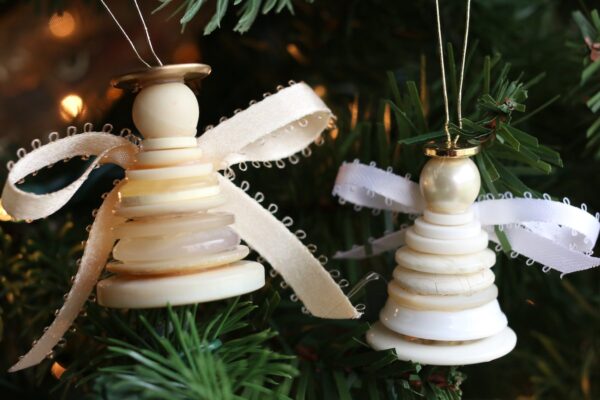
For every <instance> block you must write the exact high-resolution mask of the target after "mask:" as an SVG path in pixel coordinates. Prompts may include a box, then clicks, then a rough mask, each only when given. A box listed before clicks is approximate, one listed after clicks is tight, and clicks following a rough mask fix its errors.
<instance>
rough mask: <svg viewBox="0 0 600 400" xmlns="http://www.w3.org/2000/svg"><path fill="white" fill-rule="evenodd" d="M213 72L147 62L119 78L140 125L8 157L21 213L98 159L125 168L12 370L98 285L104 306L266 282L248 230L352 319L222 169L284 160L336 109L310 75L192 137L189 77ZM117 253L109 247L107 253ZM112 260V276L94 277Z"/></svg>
mask: <svg viewBox="0 0 600 400" xmlns="http://www.w3.org/2000/svg"><path fill="white" fill-rule="evenodd" d="M209 73H210V67H209V66H207V65H204V64H183V65H168V66H161V67H156V68H150V69H148V70H145V71H143V72H140V73H133V74H128V75H125V76H122V77H120V78H117V79H116V80H114V82H113V84H114V85H115V86H116V87H118V88H122V89H132V90H134V91H138V94H137V96H136V98H135V101H134V104H133V121H134V123H135V126H136V127H137V129H138V130H139V132H140V134H141V135H142V136H143V140H141V141H140V140H139V139H138V138H136V137H133V136H130V137H126V138H124V137H121V136H117V135H113V134H110V133H108V132H93V131H91V129H90V126H89V125H88V126H87V128H86V131H85V132H83V133H80V134H74V135H70V136H67V137H65V138H62V139H57V138H56V137H53V138H52V139H54V140H52V141H51V142H50V143H48V144H46V145H43V146H39V141H36V146H34V147H35V148H34V150H33V151H31V152H30V153H29V154H23V152H20V156H22V157H21V158H20V159H19V160H18V162H16V163H14V165H11V166H10V173H9V175H8V180H7V182H6V184H5V187H4V191H3V195H2V202H3V205H4V207H5V209H6V211H7V212H8V213H9V214H10V215H11V216H12V217H13V218H15V219H27V220H35V219H39V218H44V217H47V216H49V215H51V214H52V213H54V212H56V211H58V210H59V209H61V208H62V207H63V206H64V205H65V204H66V203H67V201H68V200H69V199H70V198H71V197H72V196H73V195H74V194H75V193H76V191H77V190H78V189H79V188H80V187H81V185H82V184H83V183H84V182H85V180H86V179H87V178H88V176H89V174H90V172H91V171H92V170H93V169H94V168H96V167H97V166H99V165H101V164H107V163H113V164H116V165H119V166H121V167H122V168H123V169H125V179H124V180H123V181H122V182H119V183H117V184H116V186H115V187H114V189H113V190H112V191H111V192H110V193H108V194H107V196H106V198H105V200H104V203H103V204H102V206H101V207H100V208H99V209H98V211H97V214H96V218H95V221H94V223H93V225H92V226H91V230H90V232H89V238H88V240H87V244H86V247H85V250H84V254H83V257H82V260H81V263H80V265H79V269H78V271H77V274H76V275H75V278H74V281H73V286H72V287H71V290H70V291H69V293H68V295H67V296H66V300H65V303H64V304H63V306H62V308H61V309H60V310H59V311H58V313H57V316H56V319H55V320H54V322H53V323H52V324H51V325H50V326H49V328H48V329H47V330H46V331H45V333H44V334H43V336H42V337H41V338H40V339H39V340H38V341H37V342H36V343H35V345H34V346H33V348H32V349H31V350H30V351H29V352H28V353H27V354H26V355H25V356H24V357H23V358H21V359H20V361H19V362H18V363H17V364H15V365H14V366H13V367H12V368H11V371H18V370H20V369H23V368H27V367H30V366H32V365H36V364H38V363H39V362H40V361H42V360H43V359H44V357H45V356H46V355H47V354H48V353H50V352H51V351H52V349H53V347H54V346H55V345H56V344H57V343H58V341H59V340H60V339H61V337H62V336H63V334H64V333H65V332H66V331H67V329H68V328H69V326H70V325H71V324H72V322H73V321H74V319H75V318H76V317H77V315H78V313H79V311H80V310H81V308H82V306H83V305H84V303H85V301H86V300H87V298H88V296H89V295H90V293H91V292H92V291H93V290H94V286H96V291H97V299H98V303H99V304H100V305H103V306H106V307H112V308H153V307H165V306H167V305H183V304H192V303H202V302H208V301H213V300H219V299H225V298H228V297H233V296H238V295H241V294H244V293H249V292H252V291H254V290H257V289H259V288H261V287H262V286H263V285H264V282H265V278H264V267H263V265H261V264H260V263H258V262H254V261H249V260H246V259H245V258H246V256H247V255H248V253H249V248H248V247H247V246H245V245H242V244H241V240H244V242H245V243H246V244H248V246H250V247H252V248H253V249H254V250H255V251H256V252H257V253H259V254H260V255H261V256H262V258H264V259H265V260H266V261H267V262H269V263H270V264H271V265H272V267H273V268H274V269H275V270H276V271H277V272H278V273H279V274H280V275H281V276H282V278H283V279H284V280H285V281H286V282H287V284H289V285H290V286H291V288H292V289H293V290H294V291H295V293H296V295H297V296H298V298H299V299H300V300H301V301H302V302H303V303H304V305H305V307H306V308H307V309H308V311H309V312H310V313H312V314H313V315H314V316H317V317H322V318H356V317H358V316H359V313H358V312H357V311H356V309H355V308H354V307H353V306H352V304H351V303H350V301H349V300H348V298H347V297H346V296H345V295H344V293H343V292H342V290H341V289H340V287H339V286H338V285H337V284H336V282H335V281H334V280H333V279H332V277H331V276H330V274H329V273H328V272H327V271H326V270H325V269H324V268H323V266H322V265H321V263H320V262H319V261H318V260H317V259H316V258H315V257H314V256H313V255H312V253H311V251H309V249H308V248H307V247H305V246H304V245H303V244H302V242H301V241H300V240H299V239H298V237H297V236H296V235H295V234H294V233H292V232H290V231H289V230H288V228H287V227H286V225H287V224H286V225H284V224H283V223H282V222H280V221H279V220H278V219H277V218H275V217H274V216H273V215H272V211H274V209H273V207H269V210H267V209H265V208H263V207H262V206H261V205H260V201H262V200H264V196H260V195H259V196H257V197H255V198H254V197H250V196H249V195H248V194H246V190H248V187H247V183H244V184H243V185H242V187H238V186H236V185H235V184H234V183H233V182H231V181H230V179H228V178H227V177H226V175H227V173H225V176H224V174H223V172H224V171H225V172H227V171H231V170H230V167H231V166H233V165H236V164H239V165H240V167H241V168H242V169H243V166H244V165H245V163H254V164H256V163H265V164H267V165H272V164H273V163H274V164H276V165H277V166H278V167H283V166H284V165H285V163H284V159H286V158H289V159H290V161H292V162H294V163H295V162H296V161H297V156H296V155H295V153H297V152H299V151H302V150H303V149H306V148H307V146H309V145H310V144H311V143H313V142H314V141H315V140H317V139H318V138H319V135H320V134H321V132H322V131H323V130H324V129H325V128H326V127H327V126H328V123H329V121H330V118H331V117H332V114H331V111H330V110H329V109H328V108H327V106H326V105H325V104H324V103H323V102H322V101H321V99H320V98H319V97H318V96H317V95H316V94H315V93H314V92H313V91H312V89H310V87H308V86H307V85H305V84H304V83H292V84H291V85H290V86H289V87H286V88H282V87H280V88H279V91H278V92H277V93H276V94H273V95H270V96H267V97H265V99H264V100H262V101H260V102H258V103H254V104H252V105H251V106H250V107H249V108H248V109H246V110H244V111H241V112H239V113H236V114H235V115H234V116H233V117H232V118H230V119H226V120H224V121H223V122H221V123H220V124H219V125H217V126H216V127H214V128H210V129H208V130H207V131H206V132H205V133H204V134H203V135H202V136H200V137H199V138H196V137H195V135H196V125H197V123H198V116H199V106H198V103H197V100H196V97H195V95H194V93H193V92H192V90H191V89H190V88H189V87H188V86H186V83H187V82H189V81H192V80H198V79H201V78H203V77H205V76H207V75H208V74H209ZM77 156H84V157H88V156H95V159H94V161H93V162H91V164H90V165H89V167H88V168H87V169H86V171H85V172H84V173H83V175H82V176H81V177H80V178H78V179H77V180H76V181H74V182H73V183H71V184H70V185H68V186H67V187H65V188H63V189H61V190H58V191H56V192H53V193H48V194H41V195H39V194H34V193H28V192H25V191H22V190H21V189H19V187H18V186H17V183H18V182H19V181H21V180H22V179H24V178H26V177H27V176H28V175H30V174H32V173H34V172H36V171H38V170H40V169H41V168H44V167H47V166H50V165H52V164H54V163H56V162H58V161H61V160H65V159H69V158H72V157H77ZM111 254H112V258H111ZM105 268H106V270H108V271H109V272H111V273H112V276H110V277H108V278H106V279H103V280H101V281H99V282H98V279H99V277H100V274H101V273H102V271H103V270H104V269H105Z"/></svg>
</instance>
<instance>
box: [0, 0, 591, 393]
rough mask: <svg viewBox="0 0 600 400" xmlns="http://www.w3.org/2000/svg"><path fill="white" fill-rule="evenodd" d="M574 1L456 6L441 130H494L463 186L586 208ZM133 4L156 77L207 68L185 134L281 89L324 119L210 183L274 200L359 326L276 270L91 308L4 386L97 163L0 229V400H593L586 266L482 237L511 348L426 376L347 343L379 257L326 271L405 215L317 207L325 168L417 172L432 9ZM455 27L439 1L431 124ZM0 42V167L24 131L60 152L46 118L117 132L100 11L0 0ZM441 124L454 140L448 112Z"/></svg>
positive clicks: (372, 314) (381, 290) (119, 6)
mask: <svg viewBox="0 0 600 400" xmlns="http://www.w3.org/2000/svg"><path fill="white" fill-rule="evenodd" d="M108 3H109V5H110V7H111V9H112V11H113V13H114V14H115V16H116V17H117V19H118V20H119V21H120V22H121V23H122V25H123V26H124V27H125V29H126V31H127V32H128V34H129V35H130V36H131V37H132V39H133V42H134V43H135V44H136V45H137V46H138V47H141V44H143V43H144V38H145V36H144V35H145V33H144V31H143V29H142V27H141V26H140V24H139V16H138V15H137V12H136V8H135V7H134V5H133V3H129V2H122V3H121V2H108ZM113 3H114V4H113ZM595 7H596V8H597V5H595V4H592V3H591V2H585V1H581V2H578V3H571V2H564V1H563V2H561V1H558V0H535V1H529V2H526V3H525V2H522V1H517V0H503V1H496V0H493V1H489V0H488V1H474V2H473V4H472V12H471V29H470V36H469V38H470V46H469V48H468V52H467V54H466V68H465V80H464V89H463V91H462V93H463V106H462V109H463V114H464V117H465V118H464V119H463V123H464V126H463V128H462V129H460V132H461V134H462V135H463V136H464V138H466V139H469V140H476V139H477V138H478V137H482V136H485V137H492V136H493V138H494V139H493V141H492V143H491V144H489V147H487V148H485V150H484V151H483V152H482V153H481V154H479V155H478V156H476V157H475V162H476V164H477V166H478V168H479V172H480V174H481V177H482V193H491V194H493V195H497V194H499V193H504V192H507V191H508V192H511V193H513V194H514V196H518V197H521V196H524V195H525V194H526V193H530V194H531V196H533V197H540V198H542V197H543V194H545V193H548V194H549V195H550V196H551V197H552V198H555V199H559V200H561V199H563V198H568V199H570V203H571V204H573V205H577V206H578V205H579V204H582V203H585V204H586V208H587V210H589V211H590V212H591V213H592V214H594V213H595V212H596V210H599V209H600V202H599V201H598V200H597V199H596V198H595V196H594V191H593V188H594V186H595V185H596V184H597V183H599V180H598V177H597V176H596V174H595V171H596V169H595V168H597V167H598V154H600V153H599V150H598V140H600V139H599V138H600V129H599V127H600V122H599V121H600V120H599V119H598V114H597V112H598V110H599V109H600V72H598V69H599V68H600V67H599V66H600V61H599V59H600V56H599V54H600V53H599V52H600V44H599V43H600V18H599V17H598V12H597V11H595V10H594V8H595ZM141 11H142V13H143V15H145V16H146V17H147V21H148V24H149V28H150V33H151V36H152V40H153V43H154V49H155V50H156V51H157V53H158V54H159V55H161V56H162V58H163V61H165V63H166V64H175V63H185V62H202V63H206V64H210V66H211V67H212V70H213V71H212V74H211V76H210V77H208V78H206V79H204V80H203V81H202V82H201V85H200V86H199V87H198V88H197V98H198V103H199V104H200V110H201V111H200V121H199V123H198V132H203V131H204V128H205V127H206V126H209V125H217V124H218V123H219V120H220V118H221V117H222V116H230V115H232V111H233V110H235V109H240V108H241V109H243V108H246V107H247V105H248V103H249V102H250V101H252V100H254V99H256V98H257V97H260V94H261V93H265V92H276V91H277V89H276V88H277V86H278V85H282V84H283V85H287V84H288V81H289V80H290V79H294V80H296V81H304V82H306V83H307V84H308V85H310V87H312V88H313V89H314V91H315V92H316V93H317V94H318V95H319V96H320V97H321V99H322V100H323V101H324V102H325V103H326V104H327V105H328V106H329V107H330V108H331V109H332V111H333V113H334V114H335V115H336V121H335V126H333V125H332V126H330V129H328V130H327V131H326V132H325V133H324V135H323V139H324V140H323V141H322V142H319V143H318V144H319V146H317V145H315V146H313V147H311V151H305V152H303V153H304V155H305V157H303V156H299V157H298V162H297V163H296V164H295V165H287V166H286V167H285V168H283V169H280V168H267V167H265V166H264V165H259V166H260V168H254V167H252V166H251V165H250V164H249V165H248V168H247V169H246V168H244V169H242V168H236V169H235V170H234V171H233V172H234V173H235V175H236V177H235V180H234V182H236V183H237V184H238V185H239V184H241V182H242V181H245V180H247V181H249V182H251V183H252V188H251V190H252V191H260V192H262V194H263V196H264V198H265V199H266V204H268V203H271V202H272V203H274V204H277V205H278V210H277V214H276V215H277V216H280V217H281V216H289V217H290V221H292V220H293V226H292V227H291V228H290V229H291V230H292V231H297V230H301V231H302V232H299V236H300V237H304V236H306V239H305V240H304V241H305V243H306V244H309V243H315V244H316V245H318V250H315V256H319V260H320V261H322V262H323V263H324V264H325V267H326V268H327V269H328V270H329V272H330V274H331V276H332V277H333V278H334V279H335V280H336V281H337V283H338V284H339V285H340V287H342V289H343V290H344V291H345V292H346V294H347V295H348V296H349V297H350V300H351V301H352V303H354V304H355V305H359V306H360V307H358V308H359V309H360V310H362V311H364V314H363V315H362V317H361V318H360V319H346V320H328V319H319V318H316V317H314V316H311V315H309V314H308V313H307V312H306V309H303V306H302V303H301V302H299V301H298V297H297V296H296V295H295V294H294V292H293V291H292V290H290V288H288V286H287V284H286V283H285V281H284V280H282V279H281V277H279V276H277V274H276V273H270V274H267V282H266V285H265V286H264V288H262V289H260V290H258V291H255V292H252V293H251V294H248V295H243V296H240V297H236V298H232V299H229V300H222V301H216V302H208V303H202V304H196V305H185V306H172V307H168V308H158V309H146V310H133V309H131V310H120V309H111V308H105V307H102V306H101V305H99V304H98V302H97V301H96V299H95V298H94V296H92V297H90V298H89V299H88V301H87V303H86V306H85V308H84V310H82V312H81V314H80V317H79V318H78V319H77V320H76V322H75V324H74V325H73V326H72V327H71V329H70V330H69V332H68V333H67V334H66V335H65V337H64V339H61V341H60V342H59V344H58V346H56V347H55V349H54V350H53V352H52V353H51V354H48V357H47V358H46V359H45V360H44V361H43V362H42V363H41V364H40V365H38V366H35V367H33V368H29V369H26V370H23V371H19V372H16V373H8V372H6V371H7V370H8V368H9V367H10V366H11V365H13V364H14V363H15V362H16V361H17V360H18V357H19V355H21V354H24V353H26V352H27V350H29V348H30V347H31V343H32V341H34V340H36V339H38V338H39V337H40V335H41V333H42V332H43V330H44V327H46V326H48V324H49V323H50V322H51V321H52V320H53V318H54V313H55V310H57V309H59V308H60V307H61V305H62V303H63V301H64V300H63V296H64V294H65V293H67V292H68V291H69V288H70V287H71V277H72V276H73V275H74V274H75V272H76V271H77V268H78V259H79V258H80V257H81V256H82V251H83V248H84V246H85V242H83V241H85V240H86V238H87V232H86V229H85V227H86V226H87V225H88V224H91V223H92V221H93V217H92V210H94V209H95V208H97V207H99V206H100V205H101V204H102V201H103V200H102V199H101V194H102V193H103V192H107V191H109V190H110V189H111V188H112V185H113V181H114V180H115V179H121V178H122V177H123V171H122V170H121V169H120V168H117V167H114V166H108V165H107V166H103V167H101V168H99V169H97V170H94V171H93V172H92V174H91V175H90V178H89V179H88V180H87V182H86V183H85V184H84V185H83V186H82V188H81V189H80V190H79V191H78V192H77V194H76V195H75V197H74V198H73V199H72V200H71V201H70V202H69V203H68V204H67V206H66V207H64V208H63V209H62V210H61V211H60V212H58V213H57V214H55V215H53V216H52V217H50V218H48V219H45V220H37V221H33V222H28V221H13V220H11V218H10V216H9V215H3V216H2V217H3V219H5V220H6V221H4V222H2V224H1V225H0V228H1V229H2V233H3V235H2V244H1V245H2V247H1V251H2V257H1V259H0V260H1V261H0V262H1V263H2V266H1V267H0V347H1V349H2V350H1V354H2V355H3V356H2V358H1V360H2V363H1V367H2V368H3V371H5V372H2V373H1V374H0V385H1V386H2V392H3V398H7V399H9V398H15V399H16V398H19V399H29V398H31V399H34V398H35V399H37V398H66V399H69V398H103V399H121V398H147V399H154V398H164V399H271V398H273V399H288V398H291V399H419V398H426V399H438V398H439V399H498V398H502V399H505V398H506V399H534V398H535V399H538V398H539V399H594V398H597V397H598V396H600V385H599V384H598V382H599V379H598V378H599V371H600V368H599V367H600V362H599V358H598V354H599V353H600V339H599V336H598V332H599V330H600V312H599V310H600V296H599V295H598V293H600V291H599V289H600V287H599V286H600V284H599V280H598V279H597V278H596V275H595V274H597V271H594V270H587V271H582V272H578V273H576V274H568V275H566V276H563V277H561V275H560V274H559V273H557V272H556V271H550V272H548V273H544V272H543V271H542V268H541V267H540V266H539V265H537V264H534V265H529V264H530V263H529V262H528V261H527V259H526V258H524V257H512V256H511V243H510V242H509V241H508V240H507V239H506V238H505V237H504V236H503V233H502V231H500V230H497V231H496V233H497V234H498V237H499V239H500V242H501V246H499V247H498V250H499V253H498V255H497V256H498V260H497V263H496V266H495V268H494V273H495V274H496V285H497V286H498V288H499V301H500V305H501V308H502V310H503V311H504V312H505V313H506V315H507V316H508V319H509V321H510V325H511V327H512V329H513V330H515V331H516V333H517V335H518V337H519V340H518V343H517V347H516V349H515V350H514V351H513V352H512V353H510V354H508V355H507V356H505V357H503V358H500V359H498V360H495V361H492V362H490V363H484V364H475V365H471V366H461V365H456V366H446V367H436V366H426V365H419V364H415V363H411V362H406V361H400V360H398V358H397V357H396V355H395V353H394V351H393V350H387V351H374V350H373V349H371V348H370V347H369V345H368V344H367V343H366V342H365V334H366V332H367V331H368V329H369V327H370V326H371V325H372V324H373V322H375V321H377V319H378V314H379V310H380V309H381V308H382V307H383V304H384V303H385V300H386V297H387V291H386V281H387V280H390V279H391V276H392V270H393V269H394V267H395V262H394V257H393V254H392V253H389V252H388V253H384V254H381V255H378V256H375V257H368V258H365V259H362V260H338V259H335V260H332V259H331V258H332V257H331V256H332V255H333V254H335V253H336V252H337V251H340V250H346V249H349V248H351V247H352V246H353V245H355V244H358V245H365V244H366V245H367V251H369V243H370V239H371V238H373V237H378V236H381V235H382V234H383V233H384V232H385V231H389V230H394V229H397V228H399V227H400V226H401V225H403V224H409V223H412V221H411V220H410V219H409V218H408V216H404V215H402V214H401V215H396V214H392V213H391V212H388V211H385V212H382V213H380V214H379V215H376V216H374V215H372V212H371V211H370V210H368V209H363V210H358V211H356V210H354V209H353V207H352V206H349V205H340V204H338V200H337V199H336V198H335V197H333V196H332V195H331V191H332V189H333V185H334V182H335V179H336V174H337V171H338V168H339V167H340V165H342V163H343V162H345V161H348V162H350V161H352V160H355V159H358V160H360V162H362V163H365V164H369V163H371V162H375V163H376V164H377V165H378V166H379V167H382V168H384V169H385V168H387V167H391V168H392V170H393V171H394V172H395V173H397V174H402V175H405V174H410V175H412V177H417V176H419V172H420V171H421V168H422V167H423V165H424V163H425V162H426V160H427V159H426V157H425V156H424V155H422V151H421V148H422V146H423V144H424V143H425V142H426V141H428V140H430V139H432V138H439V137H443V135H444V132H443V129H442V127H443V121H444V102H443V96H442V81H441V75H440V65H439V61H438V60H439V59H438V56H439V53H438V47H437V46H438V45H437V40H438V38H437V28H436V19H435V4H434V2H433V1H417V2H397V1H375V0H369V1H362V2H336V1H328V0H316V1H301V0H298V1H294V2H292V1H291V0H273V1H271V0H244V1H228V0H217V1H214V2H205V1H203V0H161V1H156V2H150V1H148V2H143V3H142V4H141ZM464 13H465V3H464V2H442V4H441V20H442V21H443V33H444V42H447V43H444V45H443V50H444V52H445V56H446V72H447V77H448V82H447V83H448V94H449V99H450V109H451V111H452V115H454V114H455V111H456V109H457V104H456V98H457V93H458V91H459V84H460V82H459V81H460V58H461V54H460V53H461V46H462V43H463V37H464ZM0 41H1V43H2V46H0V54H2V57H0V81H2V85H1V86H0V93H1V97H0V98H1V100H0V101H2V105H3V107H2V112H1V113H0V121H2V123H3V125H4V128H5V133H4V135H3V141H2V157H3V161H5V162H7V161H9V160H13V159H15V156H14V154H15V153H16V152H17V149H18V148H19V147H27V148H28V147H30V146H29V144H28V143H29V142H31V140H33V139H35V138H37V137H40V136H41V135H42V134H45V133H47V132H50V131H52V130H54V129H58V128H60V131H61V136H62V132H66V131H67V126H68V125H75V126H79V127H81V128H82V127H83V125H84V123H86V122H88V121H89V122H91V123H93V124H94V125H95V126H97V127H102V126H103V124H104V123H105V122H110V123H111V124H112V125H114V127H115V129H114V130H115V131H117V128H116V127H118V128H119V129H120V128H128V127H133V126H134V124H133V121H132V120H131V109H132V104H133V101H134V97H135V96H134V95H133V94H129V93H126V92H121V91H119V90H117V89H114V88H111V87H110V85H109V80H110V78H112V77H113V76H114V75H119V74H122V73H125V72H129V71H130V70H136V69H139V62H138V61H137V58H136V56H135V54H134V53H133V52H131V50H130V48H129V47H128V46H129V45H128V43H127V42H126V41H125V40H124V39H123V37H122V36H121V32H120V31H119V30H118V28H117V27H116V26H115V25H114V23H113V21H112V20H111V18H110V16H109V15H108V14H107V13H106V11H105V9H104V8H103V7H102V5H101V4H100V3H99V2H80V1H34V2H0ZM149 54H150V51H149V50H144V51H142V55H143V56H148V55H149ZM146 58H149V57H146ZM257 94H259V95H258V96H257ZM98 129H100V128H98ZM450 130H451V132H452V133H453V134H454V133H456V132H458V131H459V127H458V121H456V120H455V119H453V121H452V123H451V124H450ZM134 134H136V132H135V131H134ZM19 151H20V150H19ZM90 162H91V160H79V159H73V160H71V161H69V162H68V163H62V162H61V163H57V164H56V165H55V166H54V167H53V168H52V169H44V170H42V171H40V173H39V174H37V175H36V176H30V177H28V178H27V179H26V180H25V182H24V183H23V185H22V186H23V187H24V188H25V189H26V190H27V191H29V192H35V193H48V192H51V191H55V190H57V189H60V188H62V187H64V186H66V185H67V184H69V183H70V182H72V181H73V180H75V179H76V178H77V177H78V176H79V175H80V174H81V173H82V171H83V170H84V169H85V168H87V167H88V165H89V163H90ZM6 174H7V172H6V171H5V170H4V172H3V176H2V178H3V180H4V179H5V178H6ZM308 182H310V184H306V183H308ZM308 248H309V249H311V250H314V249H315V248H316V246H314V245H312V244H310V245H309V246H308ZM492 248H493V245H492ZM513 256H515V254H513ZM257 257H258V255H257V254H254V253H251V255H250V256H249V257H248V258H254V259H256V258H257ZM327 258H329V261H327Z"/></svg>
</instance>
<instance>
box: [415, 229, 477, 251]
mask: <svg viewBox="0 0 600 400" xmlns="http://www.w3.org/2000/svg"><path fill="white" fill-rule="evenodd" d="M406 244H407V245H408V246H409V247H411V248H412V249H414V250H417V251H421V252H423V253H431V254H444V255H445V254H449V255H454V254H469V253H475V252H478V251H481V250H483V249H486V248H487V246H488V235H487V233H486V232H485V231H479V233H478V234H477V236H474V237H471V238H467V239H453V240H441V239H431V238H428V237H424V236H421V235H418V234H417V233H415V230H414V228H409V229H408V230H407V231H406Z"/></svg>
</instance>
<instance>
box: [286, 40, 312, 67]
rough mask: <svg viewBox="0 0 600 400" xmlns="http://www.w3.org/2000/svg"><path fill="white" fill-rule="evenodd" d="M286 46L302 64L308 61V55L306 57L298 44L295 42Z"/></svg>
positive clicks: (291, 54)
mask: <svg viewBox="0 0 600 400" xmlns="http://www.w3.org/2000/svg"><path fill="white" fill-rule="evenodd" d="M285 48H286V50H287V52H288V53H289V54H290V56H292V58H293V59H294V60H296V61H298V62H299V63H300V64H307V63H308V60H307V59H306V57H304V54H302V52H301V51H300V49H299V48H298V46H296V45H295V44H294V43H290V44H288V45H287V46H286V47H285Z"/></svg>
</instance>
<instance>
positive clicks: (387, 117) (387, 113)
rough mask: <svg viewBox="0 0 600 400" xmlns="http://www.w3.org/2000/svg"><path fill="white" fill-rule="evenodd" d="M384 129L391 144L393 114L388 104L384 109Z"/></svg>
mask: <svg viewBox="0 0 600 400" xmlns="http://www.w3.org/2000/svg"><path fill="white" fill-rule="evenodd" d="M383 129H384V130H385V135H386V136H387V139H388V143H389V141H390V132H391V131H392V112H391V110H390V105H389V104H388V103H386V104H385V108H384V109H383Z"/></svg>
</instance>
